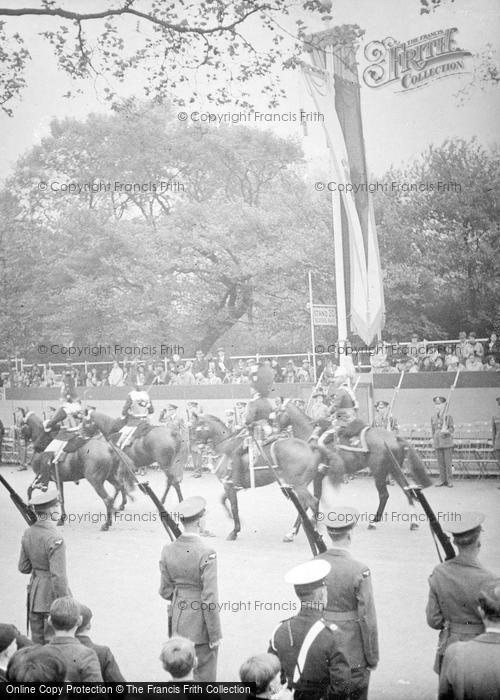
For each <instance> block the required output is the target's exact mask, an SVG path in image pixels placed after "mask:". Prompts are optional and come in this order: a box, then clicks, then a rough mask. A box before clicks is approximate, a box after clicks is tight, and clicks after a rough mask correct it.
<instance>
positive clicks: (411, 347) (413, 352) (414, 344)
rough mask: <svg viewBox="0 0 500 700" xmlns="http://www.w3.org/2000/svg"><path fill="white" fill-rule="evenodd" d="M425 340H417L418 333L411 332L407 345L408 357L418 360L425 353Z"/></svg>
mask: <svg viewBox="0 0 500 700" xmlns="http://www.w3.org/2000/svg"><path fill="white" fill-rule="evenodd" d="M425 346H426V342H425V340H424V341H419V339H418V334H417V333H412V335H411V342H410V343H409V344H408V346H407V353H408V357H412V358H413V359H416V360H420V359H421V358H422V357H423V356H424V355H425V353H426V347H425Z"/></svg>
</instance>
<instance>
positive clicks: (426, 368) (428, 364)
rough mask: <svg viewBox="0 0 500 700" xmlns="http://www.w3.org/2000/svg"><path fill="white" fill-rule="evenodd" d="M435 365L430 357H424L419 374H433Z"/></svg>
mask: <svg viewBox="0 0 500 700" xmlns="http://www.w3.org/2000/svg"><path fill="white" fill-rule="evenodd" d="M432 369H433V363H432V360H431V358H430V357H428V356H427V357H424V358H422V359H421V360H420V366H419V368H418V370H419V372H432Z"/></svg>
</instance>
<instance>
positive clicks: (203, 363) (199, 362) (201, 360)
mask: <svg viewBox="0 0 500 700" xmlns="http://www.w3.org/2000/svg"><path fill="white" fill-rule="evenodd" d="M207 370H208V360H207V359H206V358H205V356H204V355H203V351H202V350H197V351H196V355H195V359H194V360H193V365H192V367H191V371H192V373H193V374H194V376H195V377H196V375H197V374H202V375H203V376H206V374H207Z"/></svg>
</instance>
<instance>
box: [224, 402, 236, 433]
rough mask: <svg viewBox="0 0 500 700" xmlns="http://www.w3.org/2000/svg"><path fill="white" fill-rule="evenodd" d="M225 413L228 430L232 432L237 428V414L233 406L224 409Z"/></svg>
mask: <svg viewBox="0 0 500 700" xmlns="http://www.w3.org/2000/svg"><path fill="white" fill-rule="evenodd" d="M224 414H225V416H226V418H225V421H224V422H225V424H226V427H227V428H228V430H230V431H231V432H232V433H233V432H234V431H235V430H236V416H235V412H234V409H233V408H226V410H225V411H224Z"/></svg>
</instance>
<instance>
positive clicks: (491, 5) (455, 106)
mask: <svg viewBox="0 0 500 700" xmlns="http://www.w3.org/2000/svg"><path fill="white" fill-rule="evenodd" d="M141 1H145V0H139V4H140V2H141ZM19 4H20V3H19V2H17V1H15V0H5V1H4V2H3V3H2V6H4V7H15V6H19ZM38 4H39V0H32V2H29V0H23V2H22V5H23V6H38ZM58 4H59V5H60V6H62V7H69V6H70V5H69V4H68V0H66V2H64V0H61V2H60V3H58ZM104 4H105V3H103V2H97V0H72V2H71V8H72V9H73V8H75V7H77V6H78V7H79V8H84V9H94V8H96V7H99V8H100V9H102V6H103V5H104ZM106 4H108V5H109V6H113V7H114V6H116V5H117V4H119V0H115V1H114V2H108V3H106ZM499 9H500V0H455V2H450V0H443V6H442V7H441V8H440V9H439V10H437V11H435V12H433V13H431V14H430V15H420V14H419V13H420V5H419V1H418V0H334V3H333V22H332V24H333V25H334V26H336V25H341V24H345V23H355V24H358V25H360V27H361V28H362V29H364V30H365V35H364V37H363V39H362V40H361V43H360V48H359V52H358V60H359V72H360V74H362V72H363V70H364V68H365V67H366V66H367V61H366V59H365V58H364V55H363V51H364V48H365V46H366V45H367V44H368V43H369V42H371V41H375V40H381V39H384V38H385V37H393V38H395V39H397V40H398V41H406V40H411V39H413V38H415V37H418V36H421V35H422V34H427V33H430V32H433V31H438V30H444V29H447V28H449V27H456V28H457V29H458V32H457V34H456V40H457V43H458V44H459V46H460V47H461V48H463V49H464V50H468V51H470V52H471V53H473V54H474V53H477V52H480V51H483V50H484V49H485V48H486V46H487V45H488V44H491V45H492V46H493V48H494V49H495V50H498V42H499V39H498V37H500V13H499ZM298 16H299V15H297V14H296V13H295V12H294V11H293V10H292V18H289V19H287V18H283V26H285V27H286V28H290V29H291V28H292V23H291V22H292V19H295V18H296V17H298ZM9 24H11V26H13V27H15V29H17V30H18V31H19V32H20V33H21V34H22V35H23V37H24V38H25V39H26V41H27V44H28V46H29V48H30V52H31V54H32V57H33V61H32V62H31V63H30V66H29V69H28V72H27V78H28V88H27V89H26V90H25V91H23V93H22V97H21V100H20V101H19V102H18V103H17V104H15V105H14V107H15V115H14V117H13V118H9V117H7V116H6V115H4V114H1V115H0V133H1V134H2V138H1V140H0V178H1V179H4V178H5V177H8V175H9V174H10V172H11V171H12V167H13V165H14V163H15V161H16V159H17V158H18V157H19V155H20V154H22V153H23V152H25V151H26V150H28V149H29V148H31V147H32V146H33V145H35V144H36V143H38V142H39V140H40V139H41V138H42V137H43V136H45V135H46V134H47V133H48V125H49V123H50V121H51V119H53V118H54V117H58V118H64V117H68V116H71V117H75V118H78V119H85V117H86V115H87V114H88V113H90V112H103V113H106V112H109V106H108V105H107V104H106V103H105V102H104V101H103V99H102V88H103V85H102V84H99V83H98V82H97V83H95V82H92V81H88V82H87V83H86V84H85V85H84V94H83V95H82V96H77V97H75V98H71V99H65V98H63V97H62V95H63V94H64V93H65V92H66V91H67V90H68V89H70V88H72V87H74V85H73V84H72V81H71V80H70V79H69V78H68V77H67V76H65V75H64V74H63V73H61V72H60V71H59V70H58V69H57V66H56V62H55V59H54V57H53V55H52V54H51V49H50V46H48V45H47V44H46V43H45V42H44V41H43V40H42V39H41V38H40V36H39V32H40V31H41V30H43V29H46V28H49V27H53V25H52V24H51V22H50V20H48V19H46V18H42V19H40V18H15V19H14V20H10V19H9ZM124 26H125V31H128V29H129V28H130V25H129V27H128V28H127V25H124ZM310 28H311V30H312V31H316V30H320V29H324V28H325V24H324V23H323V24H322V23H321V22H319V21H318V22H316V23H314V22H311V23H310ZM247 32H248V36H249V38H252V39H253V40H255V41H256V42H257V43H258V42H262V36H261V33H259V30H258V27H257V26H249V27H248V28H247ZM472 67H473V59H472V58H470V59H466V68H467V70H468V71H471V70H472ZM470 80H471V74H470V73H469V74H467V75H462V76H454V77H446V78H442V79H439V80H434V81H431V82H430V83H429V84H427V85H426V86H424V87H420V88H418V89H416V90H411V91H406V92H401V91H400V88H399V87H396V85H395V84H389V85H386V86H384V87H380V88H376V89H373V88H370V87H368V86H366V85H365V84H364V83H363V81H362V80H361V104H362V114H363V124H364V138H365V145H366V154H367V162H368V168H369V171H370V172H371V173H372V174H375V175H381V174H383V173H384V172H385V170H386V169H388V168H389V167H390V166H391V165H395V166H399V165H401V164H403V163H407V162H410V161H411V160H412V159H413V158H415V157H417V156H418V155H419V154H420V153H421V152H422V151H424V150H425V149H426V148H427V147H428V146H429V145H431V144H434V145H440V144H441V143H442V142H443V141H444V140H445V139H448V138H453V137H461V138H465V139H470V138H472V137H476V138H477V139H478V140H479V141H480V142H481V143H483V144H485V145H491V144H493V143H495V142H496V140H497V134H496V132H497V124H498V123H499V116H500V89H498V88H494V87H493V86H488V88H487V89H484V90H481V89H479V88H475V89H474V90H473V91H472V92H471V93H470V94H469V96H467V97H466V98H465V99H463V100H460V98H459V95H458V93H459V91H460V89H461V88H463V87H464V86H465V85H466V84H467V83H469V82H470ZM283 86H284V88H285V90H286V99H285V100H284V101H283V103H282V105H280V107H279V109H278V110H277V111H278V112H283V113H288V112H292V113H295V114H296V113H298V112H299V111H300V109H301V108H302V107H304V108H305V109H311V110H312V109H313V105H312V104H311V103H310V102H308V97H307V92H306V90H305V88H304V86H303V83H302V79H301V77H300V73H299V72H298V71H295V72H291V71H289V72H285V73H284V74H283ZM140 88H141V78H140V76H131V78H130V80H128V81H127V84H126V86H125V88H123V90H124V91H125V92H126V93H128V94H138V95H140ZM251 89H252V90H254V91H253V92H252V97H253V98H254V101H255V105H256V108H257V109H261V110H263V111H265V110H266V106H265V103H264V101H263V99H262V97H261V95H260V93H259V87H258V85H255V86H252V87H251ZM398 90H399V92H398ZM195 109H198V110H199V111H205V110H210V111H217V112H222V111H224V110H223V109H221V108H217V109H214V108H213V107H210V105H209V103H208V102H205V103H204V104H202V103H200V104H199V105H196V106H195ZM227 109H231V107H228V108H227ZM214 128H217V127H216V126H214ZM261 128H271V129H272V130H274V131H276V132H278V133H279V134H281V135H283V136H289V135H290V136H295V137H296V138H299V139H300V140H301V141H302V144H303V148H304V150H305V153H306V157H307V160H308V163H309V165H310V166H311V167H312V168H315V167H316V168H321V166H322V163H323V162H324V160H325V142H324V137H323V133H322V128H321V124H310V125H309V127H308V135H307V136H304V133H303V129H302V128H301V126H300V124H298V123H297V122H295V123H278V124H276V123H272V124H269V123H266V124H264V125H262V126H261Z"/></svg>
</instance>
